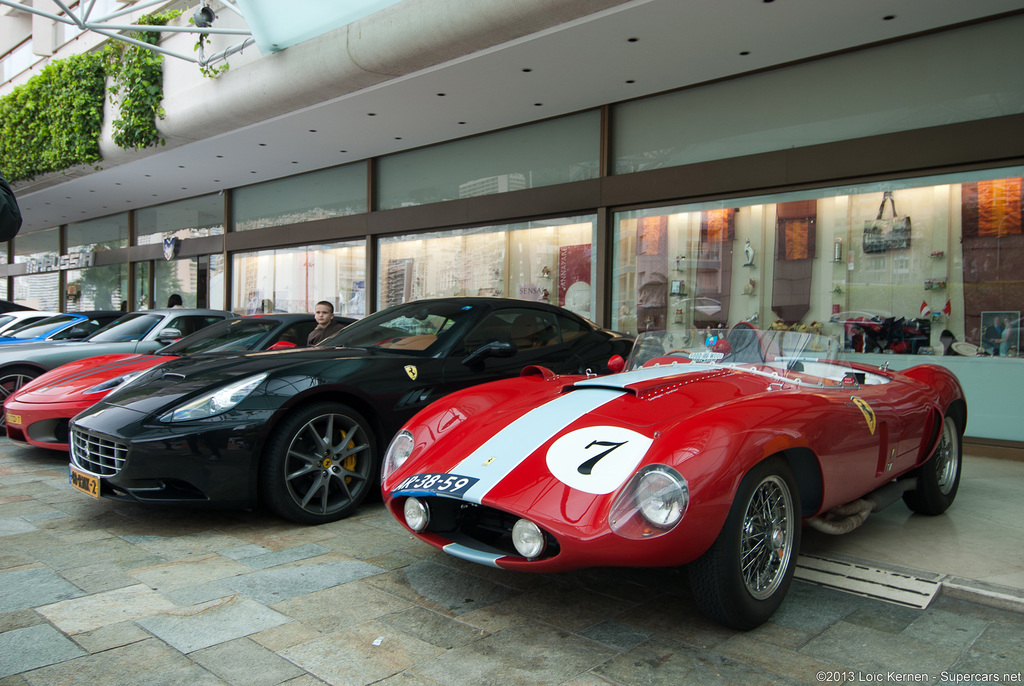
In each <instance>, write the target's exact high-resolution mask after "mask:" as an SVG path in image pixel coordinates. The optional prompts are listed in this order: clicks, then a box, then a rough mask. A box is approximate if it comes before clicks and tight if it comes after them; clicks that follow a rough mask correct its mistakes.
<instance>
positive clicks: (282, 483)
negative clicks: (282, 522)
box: [260, 402, 378, 524]
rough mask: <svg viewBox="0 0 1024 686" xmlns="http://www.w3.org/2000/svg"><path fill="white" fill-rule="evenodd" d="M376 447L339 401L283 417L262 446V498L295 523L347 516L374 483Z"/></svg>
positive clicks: (363, 425) (359, 420) (359, 417)
mask: <svg viewBox="0 0 1024 686" xmlns="http://www.w3.org/2000/svg"><path fill="white" fill-rule="evenodd" d="M377 470H378V466H377V443H376V437H375V436H374V435H373V431H372V429H371V428H370V425H369V423H368V422H367V421H366V420H365V419H364V418H363V417H362V415H360V414H359V413H358V412H356V411H355V410H353V409H352V408H350V407H348V406H347V405H342V404H341V403H332V402H324V403H316V404H314V405H310V406H308V407H305V408H302V409H300V410H298V411H297V412H294V413H292V414H291V415H290V416H288V417H286V418H285V419H284V421H283V422H281V424H280V425H279V426H278V427H276V428H275V430H274V436H273V438H272V439H271V440H270V442H269V443H268V444H267V452H266V458H265V459H264V462H263V465H262V467H261V473H260V487H261V489H262V493H263V500H264V502H265V503H266V504H267V506H268V507H270V509H271V510H273V511H274V512H275V513H277V514H278V515H280V516H282V517H284V518H286V519H290V520H292V521H294V522H299V523H300V524H325V523H327V522H333V521H336V520H338V519H342V518H343V517H347V516H348V515H349V514H351V513H352V511H353V510H355V509H356V507H358V506H359V504H360V503H362V502H363V500H364V499H365V498H366V496H367V494H369V492H370V489H372V488H373V487H374V486H376V485H377V482H378V480H377V473H378V471H377Z"/></svg>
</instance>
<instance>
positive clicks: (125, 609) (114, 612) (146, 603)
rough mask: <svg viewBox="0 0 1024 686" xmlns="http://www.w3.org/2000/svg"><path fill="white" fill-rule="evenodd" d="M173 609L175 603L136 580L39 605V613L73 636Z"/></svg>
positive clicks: (175, 607)
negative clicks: (96, 591)
mask: <svg viewBox="0 0 1024 686" xmlns="http://www.w3.org/2000/svg"><path fill="white" fill-rule="evenodd" d="M175 609H177V606H176V605H174V604H173V603H171V602H170V601H169V600H167V599H166V598H164V597H163V596H161V595H160V594H159V593H157V592H156V591H154V590H153V589H151V588H148V587H146V586H143V585H141V584H137V585H135V586H127V587H125V588H118V589H115V590H113V591H106V592H105V593H94V594H92V595H88V596H83V597H80V598H75V599H73V600H65V601H61V602H58V603H53V604H51V605H45V606H43V607H40V608H39V614H41V615H43V616H44V617H46V618H47V619H48V620H50V621H51V622H52V623H53V624H54V625H55V626H57V627H58V628H59V629H60V630H61V631H63V632H64V633H66V634H68V635H69V636H74V635H75V634H80V633H84V632H86V631H92V630H93V629H98V628H100V627H101V626H107V625H108V624H117V623H118V622H124V621H131V620H136V619H140V618H142V617H148V616H149V615H153V614H158V613H160V612H169V611H173V610H175Z"/></svg>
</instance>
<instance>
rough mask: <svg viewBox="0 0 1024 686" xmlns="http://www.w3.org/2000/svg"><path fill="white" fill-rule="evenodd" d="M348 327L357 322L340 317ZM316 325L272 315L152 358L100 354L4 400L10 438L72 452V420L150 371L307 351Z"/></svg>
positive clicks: (238, 322)
mask: <svg viewBox="0 0 1024 686" xmlns="http://www.w3.org/2000/svg"><path fill="white" fill-rule="evenodd" d="M335 319H336V320H337V321H340V322H342V323H344V324H348V323H351V322H352V321H354V320H352V319H347V318H340V317H336V318H335ZM314 326H316V321H315V320H314V319H313V315H311V314H267V315H253V316H249V317H240V318H238V319H227V320H224V321H222V322H218V323H217V324H213V325H212V326H208V327H205V328H203V329H200V330H199V331H197V332H195V333H194V334H192V335H190V336H186V337H185V338H182V339H180V340H178V341H175V342H174V343H172V344H170V345H168V346H166V347H164V348H161V349H160V350H159V351H157V352H156V353H155V354H152V355H140V354H121V355H100V356H98V357H90V358H87V359H84V360H79V361H77V362H71V363H69V364H65V365H61V366H60V367H57V368H56V369H53V370H51V371H49V372H46V373H45V374H42V375H41V376H39V377H37V378H36V379H34V380H33V381H31V382H29V383H28V384H26V385H24V386H22V387H21V388H20V389H18V390H17V391H15V392H14V393H12V394H11V395H10V396H9V397H8V398H7V400H6V401H4V411H5V416H6V419H7V437H8V438H10V439H11V440H12V441H14V442H15V443H20V444H23V445H24V444H27V445H33V446H36V447H39V448H50V449H51V450H63V451H67V450H68V421H69V420H70V419H71V418H72V417H74V416H75V415H76V414H78V413H79V412H81V411H82V410H84V409H86V408H87V407H91V406H92V405H94V404H95V403H97V402H98V401H99V400H101V399H102V398H103V397H104V396H105V395H107V393H109V392H110V391H112V390H113V389H115V388H117V387H118V386H120V385H121V384H123V383H124V382H125V381H128V380H130V379H131V378H133V377H135V376H137V375H138V374H140V373H141V372H143V371H144V370H146V369H149V368H150V367H155V366H156V365H158V364H160V363H162V362H166V361H167V360H171V359H175V358H178V357H182V356H190V355H198V354H200V353H203V354H206V353H217V352H220V353H238V352H239V351H243V350H268V349H270V350H276V349H280V348H286V347H295V346H296V345H300V346H304V345H305V344H306V336H307V335H308V334H309V332H310V331H312V330H313V327H314Z"/></svg>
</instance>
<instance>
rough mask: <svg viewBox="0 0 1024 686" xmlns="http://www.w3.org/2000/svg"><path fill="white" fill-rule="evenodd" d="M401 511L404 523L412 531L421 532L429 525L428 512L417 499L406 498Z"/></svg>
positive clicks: (424, 504)
mask: <svg viewBox="0 0 1024 686" xmlns="http://www.w3.org/2000/svg"><path fill="white" fill-rule="evenodd" d="M402 511H403V512H404V513H405V523H406V524H408V525H409V528H410V529H412V530H413V531H423V530H424V529H426V528H427V524H429V523H430V510H429V509H428V508H427V504H426V503H424V502H422V501H421V500H419V499H418V498H406V499H405V506H404V507H403V508H402Z"/></svg>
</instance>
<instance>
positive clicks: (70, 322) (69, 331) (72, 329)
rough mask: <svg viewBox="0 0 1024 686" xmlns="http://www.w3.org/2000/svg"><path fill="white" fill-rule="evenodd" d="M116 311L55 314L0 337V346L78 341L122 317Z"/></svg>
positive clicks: (120, 313)
mask: <svg viewBox="0 0 1024 686" xmlns="http://www.w3.org/2000/svg"><path fill="white" fill-rule="evenodd" d="M123 314H124V312H119V311H117V310H89V311H86V312H68V313H66V314H57V315H54V316H52V317H47V318H46V319H41V320H39V321H37V322H35V323H32V324H29V325H28V326H23V327H21V328H19V329H18V330H17V331H13V332H10V335H7V336H0V345H8V344H11V343H44V342H47V341H80V340H82V339H83V338H85V337H86V336H88V335H89V334H91V333H93V332H94V331H99V330H100V329H102V328H103V327H104V326H106V325H107V324H109V323H110V322H112V321H114V320H116V319H117V318H118V317H120V316H122V315H123Z"/></svg>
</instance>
